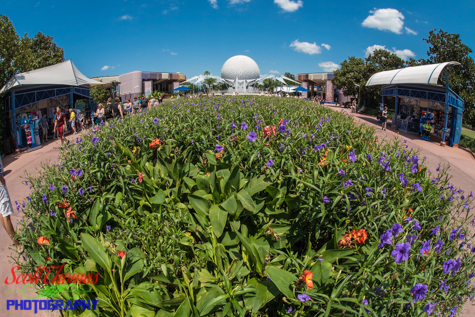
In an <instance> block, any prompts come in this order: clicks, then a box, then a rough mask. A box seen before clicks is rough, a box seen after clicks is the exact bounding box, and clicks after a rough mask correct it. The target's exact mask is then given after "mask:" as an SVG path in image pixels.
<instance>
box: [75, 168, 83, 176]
mask: <svg viewBox="0 0 475 317" xmlns="http://www.w3.org/2000/svg"><path fill="white" fill-rule="evenodd" d="M76 176H77V177H82V171H81V169H80V168H78V170H77V171H76Z"/></svg>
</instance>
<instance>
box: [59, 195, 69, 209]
mask: <svg viewBox="0 0 475 317" xmlns="http://www.w3.org/2000/svg"><path fill="white" fill-rule="evenodd" d="M56 205H57V206H58V207H59V208H63V209H66V208H69V204H68V202H67V201H66V198H64V203H57V204H56Z"/></svg>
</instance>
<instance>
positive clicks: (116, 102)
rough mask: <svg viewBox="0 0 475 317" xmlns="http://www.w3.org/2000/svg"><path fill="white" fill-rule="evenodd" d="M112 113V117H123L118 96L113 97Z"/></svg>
mask: <svg viewBox="0 0 475 317" xmlns="http://www.w3.org/2000/svg"><path fill="white" fill-rule="evenodd" d="M112 115H113V116H114V118H118V117H121V118H123V117H124V114H123V113H122V107H121V105H120V99H119V98H118V97H115V99H114V104H113V105H112Z"/></svg>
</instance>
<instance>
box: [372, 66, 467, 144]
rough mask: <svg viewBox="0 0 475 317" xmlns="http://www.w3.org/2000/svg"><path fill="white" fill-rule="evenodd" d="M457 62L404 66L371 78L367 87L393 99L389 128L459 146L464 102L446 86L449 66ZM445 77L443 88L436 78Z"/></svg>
mask: <svg viewBox="0 0 475 317" xmlns="http://www.w3.org/2000/svg"><path fill="white" fill-rule="evenodd" d="M455 65H460V63H458V62H446V63H440V64H429V65H422V66H414V67H406V68H401V69H394V70H389V71H384V72H379V73H376V74H374V75H373V76H371V78H370V79H369V80H368V82H367V83H366V86H377V85H381V86H382V93H381V96H382V103H383V104H384V100H385V99H384V98H385V97H386V98H392V97H394V98H395V108H396V109H395V116H394V118H393V120H392V126H393V128H395V129H399V130H400V131H403V132H408V133H421V132H426V136H424V137H423V138H425V139H426V140H428V139H429V138H430V139H431V140H435V141H440V145H441V146H445V144H446V142H448V144H449V145H450V146H454V147H458V144H459V142H460V136H461V134H462V114H463V110H464V101H463V100H462V98H460V97H459V96H458V95H457V94H456V93H455V92H454V91H453V90H452V89H450V87H449V80H448V79H449V74H450V69H451V67H453V66H455ZM441 74H443V75H445V77H444V78H445V85H439V84H438V82H439V76H440V75H441Z"/></svg>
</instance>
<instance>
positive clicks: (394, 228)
mask: <svg viewBox="0 0 475 317" xmlns="http://www.w3.org/2000/svg"><path fill="white" fill-rule="evenodd" d="M391 231H392V235H393V237H397V235H398V234H400V233H403V232H404V230H402V226H401V225H400V224H399V223H395V224H393V226H392V228H391Z"/></svg>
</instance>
